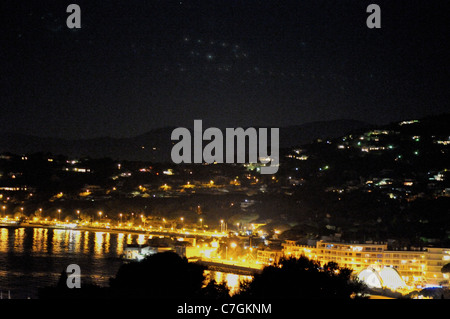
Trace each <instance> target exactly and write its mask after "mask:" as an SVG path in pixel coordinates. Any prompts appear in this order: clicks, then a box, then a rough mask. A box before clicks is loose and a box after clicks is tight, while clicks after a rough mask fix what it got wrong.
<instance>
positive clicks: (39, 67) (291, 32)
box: [0, 0, 450, 138]
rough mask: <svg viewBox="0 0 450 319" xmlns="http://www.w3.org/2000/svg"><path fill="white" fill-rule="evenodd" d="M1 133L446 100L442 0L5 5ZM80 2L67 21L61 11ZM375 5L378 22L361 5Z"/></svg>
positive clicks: (224, 120)
mask: <svg viewBox="0 0 450 319" xmlns="http://www.w3.org/2000/svg"><path fill="white" fill-rule="evenodd" d="M4 2H6V1H2V3H1V4H0V10H1V15H2V18H1V21H2V31H1V47H0V54H1V56H0V58H1V59H0V61H1V62H0V84H1V86H0V112H1V113H0V114H1V116H0V125H1V126H0V131H8V132H23V133H27V134H34V135H38V136H55V137H64V138H89V137H98V136H112V137H129V136H135V135H138V134H141V133H144V132H146V131H148V130H150V129H152V128H156V127H164V126H192V124H193V120H194V119H202V120H203V123H204V124H203V125H204V127H210V126H218V127H237V126H275V127H282V126H287V125H295V124H301V123H305V122H310V121H318V120H333V119H342V118H348V119H356V120H362V121H367V122H371V123H376V124H384V123H388V122H391V121H396V120H400V119H409V118H415V117H421V116H424V115H428V114H438V113H442V112H446V111H448V110H449V102H448V101H449V80H448V77H449V75H450V72H449V62H448V58H449V57H450V54H449V52H448V49H447V48H445V46H446V44H447V42H448V41H449V25H450V24H449V23H448V19H449V17H450V14H449V13H450V11H449V6H448V4H447V3H448V1H444V0H436V1H429V0H426V1H425V0H423V1H413V0H408V1H399V0H391V1H378V0H372V1H363V0H353V1H346V0H338V1H332V0H324V1H321V0H311V1H304V0H302V1H300V0H299V1H282V0H276V1H272V0H261V1H250V0H248V1H243V0H240V1H238V0H226V1H205V0H204V1H188V0H182V1H170V0H160V1H154V0H152V1H144V0H139V1H137V0H136V1H135V0H127V1H125V0H121V1H112V0H108V1H106V0H105V1H92V0H91V1H78V0H70V1H61V0H60V1H48V0H45V1H8V3H4ZM70 3H76V4H78V5H80V7H81V25H82V28H81V29H78V30H71V29H68V28H67V26H66V19H67V17H68V15H69V13H66V8H67V6H68V5H69V4H70ZM370 3H377V4H378V5H379V6H380V7H381V23H382V28H381V29H369V28H367V26H366V18H367V16H368V15H369V13H366V8H367V6H368V5H369V4H370Z"/></svg>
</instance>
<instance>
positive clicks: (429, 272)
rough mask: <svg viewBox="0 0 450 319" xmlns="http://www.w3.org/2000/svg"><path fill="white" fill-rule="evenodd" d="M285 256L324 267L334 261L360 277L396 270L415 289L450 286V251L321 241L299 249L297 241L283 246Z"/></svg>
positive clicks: (288, 241) (383, 244) (449, 249)
mask: <svg viewBox="0 0 450 319" xmlns="http://www.w3.org/2000/svg"><path fill="white" fill-rule="evenodd" d="M283 255H284V256H286V257H289V256H292V257H297V258H298V257H300V256H301V255H304V256H306V257H308V258H310V259H313V260H317V261H319V262H320V263H321V264H324V263H327V262H330V261H333V262H336V263H337V264H339V266H341V267H347V268H350V269H352V270H353V271H354V272H355V273H356V274H359V273H360V272H361V271H363V270H365V269H367V268H369V267H370V268H373V269H378V270H381V269H382V268H384V267H391V268H394V269H395V270H396V271H397V272H398V273H399V275H400V276H401V278H402V279H403V280H404V282H405V283H406V284H407V285H408V286H410V287H414V288H420V287H426V286H448V285H449V274H444V273H442V272H441V268H442V266H444V265H445V264H447V263H450V248H434V247H425V248H422V249H416V250H388V246H387V244H385V243H373V244H349V243H334V242H324V241H318V242H317V243H316V246H305V245H298V244H297V243H296V242H295V241H293V240H286V241H285V242H284V243H283Z"/></svg>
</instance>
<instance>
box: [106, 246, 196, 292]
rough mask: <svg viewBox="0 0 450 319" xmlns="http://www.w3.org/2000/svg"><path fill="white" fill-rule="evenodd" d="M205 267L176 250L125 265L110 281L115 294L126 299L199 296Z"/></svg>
mask: <svg viewBox="0 0 450 319" xmlns="http://www.w3.org/2000/svg"><path fill="white" fill-rule="evenodd" d="M203 271H204V268H203V267H202V266H200V265H197V264H193V263H189V262H188V261H187V259H186V258H181V257H180V256H178V255H177V254H175V253H173V252H164V253H159V254H154V255H151V256H148V257H147V258H145V259H143V260H142V261H140V262H132V263H128V264H123V265H122V266H121V267H120V268H119V271H118V272H117V275H116V276H115V277H114V278H111V280H110V288H111V293H112V295H114V296H117V297H124V298H184V297H194V296H198V295H199V294H200V292H201V288H202V285H203V280H204V276H203Z"/></svg>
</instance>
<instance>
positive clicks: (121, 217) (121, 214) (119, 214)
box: [119, 213, 122, 224]
mask: <svg viewBox="0 0 450 319" xmlns="http://www.w3.org/2000/svg"><path fill="white" fill-rule="evenodd" d="M119 216H120V223H121V224H122V213H120V214H119Z"/></svg>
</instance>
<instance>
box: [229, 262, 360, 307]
mask: <svg viewBox="0 0 450 319" xmlns="http://www.w3.org/2000/svg"><path fill="white" fill-rule="evenodd" d="M363 291H364V286H363V284H362V283H360V282H359V281H358V280H356V278H352V270H350V269H348V268H341V267H339V266H338V264H336V263H334V262H329V263H327V264H325V265H323V266H321V265H320V263H319V262H317V261H314V260H310V259H308V258H307V257H305V256H301V257H300V258H282V259H281V260H280V261H279V263H278V264H277V265H275V266H268V267H265V268H264V269H263V271H262V273H260V274H256V275H255V276H254V279H253V281H251V282H247V283H244V284H243V285H241V291H240V292H239V293H238V295H237V296H238V297H251V298H275V299H280V298H282V299H290V298H295V299H298V298H307V299H319V298H320V299H349V298H351V297H354V296H357V295H358V293H361V292H363Z"/></svg>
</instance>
